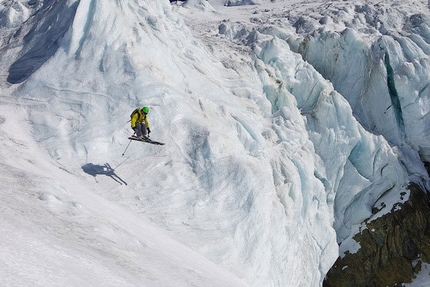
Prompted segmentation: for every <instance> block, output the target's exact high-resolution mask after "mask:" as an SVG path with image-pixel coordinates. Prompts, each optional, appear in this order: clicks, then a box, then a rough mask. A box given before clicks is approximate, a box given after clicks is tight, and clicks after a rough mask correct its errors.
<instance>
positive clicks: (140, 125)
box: [134, 122, 148, 137]
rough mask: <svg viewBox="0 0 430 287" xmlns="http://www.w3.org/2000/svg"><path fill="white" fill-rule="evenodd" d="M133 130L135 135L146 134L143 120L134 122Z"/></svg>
mask: <svg viewBox="0 0 430 287" xmlns="http://www.w3.org/2000/svg"><path fill="white" fill-rule="evenodd" d="M134 131H135V133H136V136H137V137H141V136H147V134H148V130H147V129H146V126H145V123H144V122H141V123H136V126H135V128H134Z"/></svg>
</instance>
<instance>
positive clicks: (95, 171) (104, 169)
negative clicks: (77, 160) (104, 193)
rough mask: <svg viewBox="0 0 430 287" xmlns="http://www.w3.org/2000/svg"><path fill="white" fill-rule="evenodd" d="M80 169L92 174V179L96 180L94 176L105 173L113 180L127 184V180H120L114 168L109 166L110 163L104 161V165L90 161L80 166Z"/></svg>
mask: <svg viewBox="0 0 430 287" xmlns="http://www.w3.org/2000/svg"><path fill="white" fill-rule="evenodd" d="M82 170H83V171H84V172H85V173H88V174H90V175H92V176H94V179H95V180H96V182H98V181H97V178H96V176H97V175H99V174H102V175H106V176H108V177H110V178H112V179H113V180H115V181H116V182H118V183H119V184H121V185H122V184H125V185H127V182H125V181H124V180H122V179H121V178H120V177H119V176H118V175H117V174H116V173H115V170H114V169H113V168H112V167H111V166H110V164H108V163H105V165H95V164H92V163H87V164H86V165H83V166H82Z"/></svg>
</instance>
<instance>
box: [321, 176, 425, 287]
mask: <svg viewBox="0 0 430 287" xmlns="http://www.w3.org/2000/svg"><path fill="white" fill-rule="evenodd" d="M409 189H410V191H411V195H410V198H409V200H408V201H406V202H405V203H403V204H400V205H399V206H397V208H395V210H392V212H391V213H389V214H386V215H384V216H382V217H380V218H378V219H376V220H373V221H371V222H368V223H367V224H366V226H367V228H366V229H364V230H362V232H361V233H358V234H357V235H355V237H354V239H355V241H357V242H358V243H359V244H360V246H361V248H360V250H359V251H358V252H357V253H355V254H346V255H345V256H344V257H343V258H338V259H337V261H336V262H335V264H334V265H333V267H332V268H331V269H330V271H329V272H328V274H327V276H326V279H325V281H324V286H325V287H332V286H333V287H342V286H345V287H346V286H347V287H351V286H366V287H371V286H375V287H376V286H378V287H379V286H401V283H408V282H411V281H412V279H413V278H414V277H415V275H414V274H415V273H416V272H418V271H420V270H421V262H430V197H429V195H428V194H427V193H426V192H425V191H423V190H422V189H421V188H420V187H419V186H417V185H414V184H413V185H411V186H410V187H409ZM399 207H400V208H399Z"/></svg>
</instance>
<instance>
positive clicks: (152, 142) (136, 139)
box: [128, 136, 165, 145]
mask: <svg viewBox="0 0 430 287" xmlns="http://www.w3.org/2000/svg"><path fill="white" fill-rule="evenodd" d="M128 139H129V140H134V141H138V142H144V143H150V144H155V145H165V143H162V142H158V141H153V140H151V139H149V138H147V139H144V140H142V139H139V138H137V137H134V136H130V137H128Z"/></svg>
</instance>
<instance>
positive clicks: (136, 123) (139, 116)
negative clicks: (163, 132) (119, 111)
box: [130, 107, 151, 140]
mask: <svg viewBox="0 0 430 287" xmlns="http://www.w3.org/2000/svg"><path fill="white" fill-rule="evenodd" d="M148 113H149V108H148V107H142V108H137V109H135V110H134V111H133V113H131V115H130V117H131V128H132V129H133V130H134V132H135V134H136V137H137V138H138V139H141V140H147V139H148V137H149V133H150V132H151V129H150V128H149V120H148Z"/></svg>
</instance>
